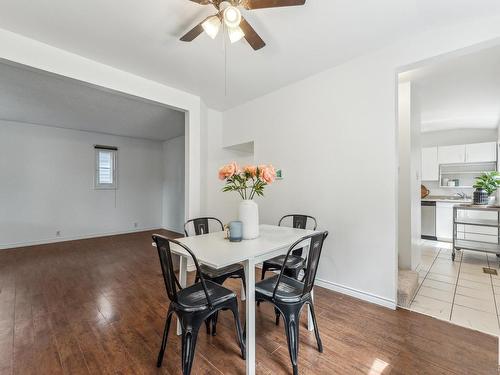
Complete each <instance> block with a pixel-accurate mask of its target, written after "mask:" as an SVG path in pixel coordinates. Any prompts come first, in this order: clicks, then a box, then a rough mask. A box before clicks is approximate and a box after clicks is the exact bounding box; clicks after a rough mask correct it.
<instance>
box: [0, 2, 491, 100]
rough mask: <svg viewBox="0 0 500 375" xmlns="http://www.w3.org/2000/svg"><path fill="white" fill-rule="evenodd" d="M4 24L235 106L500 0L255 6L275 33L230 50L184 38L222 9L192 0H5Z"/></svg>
mask: <svg viewBox="0 0 500 375" xmlns="http://www.w3.org/2000/svg"><path fill="white" fill-rule="evenodd" d="M0 9H1V11H0V27H1V28H4V29H7V30H10V31H13V32H16V33H19V34H22V35H25V36H28V37H30V38H33V39H37V40H40V41H42V42H45V43H47V44H50V45H53V46H56V47H59V48H62V49H65V50H68V51H72V52H74V53H77V54H80V55H82V56H85V57H88V58H91V59H93V60H96V61H99V62H102V63H106V64H109V65H112V66H114V67H117V68H120V69H122V70H125V71H129V72H132V73H135V74H137V75H140V76H143V77H146V78H150V79H153V80H156V81H158V82H162V83H165V84H167V85H170V86H173V87H177V88H179V89H182V90H185V91H188V92H191V93H194V94H197V95H200V96H201V97H202V98H203V99H204V100H205V102H206V103H207V104H208V105H209V106H210V107H212V108H215V109H220V110H222V109H227V108H230V107H232V106H235V105H237V104H240V103H243V102H245V101H248V100H250V99H252V98H255V97H258V96H261V95H263V94H265V93H268V92H270V91H273V90H275V89H277V88H279V87H282V86H284V85H287V84H289V83H292V82H294V81H297V80H300V79H302V78H305V77H307V76H310V75H312V74H314V73H317V72H319V71H322V70H325V69H327V68H329V67H332V66H334V65H337V64H340V63H342V62H345V61H347V60H349V59H351V58H353V57H356V56H359V55H361V54H365V53H367V52H368V51H370V50H374V49H377V48H380V47H382V46H385V45H387V44H389V43H391V42H392V41H394V40H395V39H396V38H404V37H405V36H406V35H408V34H411V33H415V32H418V31H422V30H425V29H426V28H429V27H435V26H446V25H449V24H455V23H459V22H462V21H464V20H465V19H471V18H474V17H482V16H488V15H491V14H492V13H497V12H500V2H499V1H498V0H438V1H437V0H377V1H367V0H307V3H306V5H305V6H303V7H289V8H277V9H262V10H255V11H251V12H248V11H245V12H244V16H245V17H246V18H247V20H248V21H249V22H250V23H251V24H252V25H253V26H254V28H255V29H256V30H257V31H258V32H259V33H260V35H261V36H262V37H263V39H264V40H265V41H266V42H267V46H266V47H265V48H263V49H262V50H260V51H258V52H254V51H253V50H252V49H251V48H250V47H249V46H248V44H247V43H246V42H244V41H243V42H240V43H237V44H235V45H232V46H231V47H230V48H229V49H228V53H227V63H228V88H229V90H228V95H227V96H225V94H224V65H225V64H224V49H223V43H222V40H221V38H218V39H216V40H211V39H210V38H209V37H208V36H206V35H201V36H200V37H198V39H196V40H195V41H194V42H193V43H183V42H180V41H178V38H179V37H180V36H181V35H183V33H184V32H186V31H187V30H188V29H189V28H191V27H192V26H193V25H195V24H196V23H198V22H199V21H200V20H202V19H203V18H204V17H205V16H206V15H208V14H211V13H213V9H212V8H211V7H210V6H200V5H198V4H196V3H194V2H192V1H189V0H148V1H137V0H106V1H102V0H87V1H68V0H37V1H33V0H0Z"/></svg>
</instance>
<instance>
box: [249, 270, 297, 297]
mask: <svg viewBox="0 0 500 375" xmlns="http://www.w3.org/2000/svg"><path fill="white" fill-rule="evenodd" d="M278 277H279V276H278V275H275V276H273V277H270V278H268V279H265V280H262V281H259V282H258V283H257V284H255V298H256V299H257V300H259V299H264V300H271V299H272V297H273V292H274V288H275V286H276V283H277V282H278ZM303 290H304V284H303V283H301V282H300V281H298V280H296V279H292V278H291V277H288V276H285V275H283V276H282V277H281V282H280V285H279V287H278V290H277V291H276V300H279V301H280V302H285V303H291V302H299V301H300V300H301V297H302V292H303Z"/></svg>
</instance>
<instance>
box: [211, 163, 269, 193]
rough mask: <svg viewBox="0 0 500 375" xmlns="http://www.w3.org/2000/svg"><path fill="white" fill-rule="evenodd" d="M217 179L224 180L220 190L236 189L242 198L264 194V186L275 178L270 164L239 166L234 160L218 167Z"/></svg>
mask: <svg viewBox="0 0 500 375" xmlns="http://www.w3.org/2000/svg"><path fill="white" fill-rule="evenodd" d="M219 179H220V180H222V181H226V185H225V186H224V188H223V189H222V191H236V192H238V194H240V196H241V198H242V199H253V198H254V196H255V195H256V194H257V195H258V196H263V195H264V187H265V186H267V185H269V184H272V183H273V182H274V180H275V179H276V171H275V169H274V167H273V166H272V165H246V166H244V167H243V168H240V167H239V166H238V164H236V163H235V162H232V163H229V164H227V165H224V166H223V167H221V168H220V169H219Z"/></svg>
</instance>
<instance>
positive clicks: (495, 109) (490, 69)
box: [400, 47, 500, 132]
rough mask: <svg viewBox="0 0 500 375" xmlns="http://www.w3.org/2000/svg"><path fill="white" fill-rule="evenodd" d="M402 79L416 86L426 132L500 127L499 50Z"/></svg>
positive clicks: (439, 64) (437, 65) (444, 63)
mask: <svg viewBox="0 0 500 375" xmlns="http://www.w3.org/2000/svg"><path fill="white" fill-rule="evenodd" d="M400 78H401V77H400ZM402 78H403V79H404V80H411V81H412V82H413V84H414V87H415V92H416V94H417V95H418V98H419V102H420V115H421V123H422V131H423V132H429V131H440V130H451V129H469V128H475V129H496V128H497V127H498V125H499V124H500V47H495V48H488V49H484V50H482V51H479V52H476V53H472V54H469V55H466V56H461V57H455V58H450V59H446V60H444V61H441V62H437V63H433V64H430V65H429V66H426V67H424V68H421V69H417V70H414V71H411V72H407V73H404V74H403V75H402Z"/></svg>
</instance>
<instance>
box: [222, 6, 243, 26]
mask: <svg viewBox="0 0 500 375" xmlns="http://www.w3.org/2000/svg"><path fill="white" fill-rule="evenodd" d="M223 15H224V22H225V23H226V25H227V27H229V28H236V27H238V26H239V25H240V22H241V12H240V10H239V9H238V8H236V7H235V6H232V5H229V6H227V7H226V8H225V9H224V13H223Z"/></svg>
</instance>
